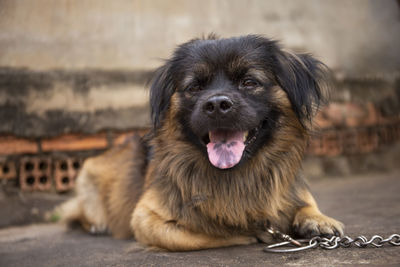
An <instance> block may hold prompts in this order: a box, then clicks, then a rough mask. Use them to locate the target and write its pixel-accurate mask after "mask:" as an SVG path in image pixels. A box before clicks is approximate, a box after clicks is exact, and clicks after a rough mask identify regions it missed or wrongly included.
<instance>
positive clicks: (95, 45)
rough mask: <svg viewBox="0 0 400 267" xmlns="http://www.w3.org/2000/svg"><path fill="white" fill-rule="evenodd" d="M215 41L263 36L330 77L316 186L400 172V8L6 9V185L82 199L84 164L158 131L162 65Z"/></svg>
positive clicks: (97, 5) (310, 3)
mask: <svg viewBox="0 0 400 267" xmlns="http://www.w3.org/2000/svg"><path fill="white" fill-rule="evenodd" d="M209 33H216V34H218V35H220V36H221V37H230V36H236V35H246V34H262V35H265V36H268V37H270V38H274V39H277V40H280V41H281V43H282V45H283V46H284V47H286V48H288V49H291V50H294V51H298V52H310V53H312V54H314V55H315V56H316V57H317V58H319V59H320V60H322V61H323V62H325V63H326V64H327V65H328V66H329V67H330V68H331V69H332V71H333V74H334V81H333V84H334V90H333V92H332V101H331V104H330V105H329V106H328V107H326V108H325V109H324V110H322V112H321V113H320V114H319V115H318V118H317V120H318V122H319V125H320V127H321V131H320V133H318V134H316V135H315V136H314V137H313V139H312V140H311V143H310V148H309V153H308V155H309V156H308V159H307V161H306V163H305V164H306V165H305V170H306V172H307V173H308V174H309V175H310V176H322V175H324V174H326V173H330V174H337V175H342V174H349V173H355V172H366V171H371V170H375V171H376V170H379V171H382V170H386V169H393V168H396V167H397V165H398V164H397V163H396V158H399V156H400V155H399V154H400V153H399V148H398V145H397V144H398V140H399V139H400V126H399V122H400V115H399V114H400V75H399V72H400V53H399V48H400V2H399V1H396V0H326V1H320V0H301V1H299V0H297V1H295V0H271V1H265V0H249V1H241V0H175V1H164V0H147V1H145V0H141V1H139V0H114V1H108V0H82V1H76V0H57V1H54V0H35V1H23V0H20V1H15V0H0V122H1V123H0V155H1V156H0V167H1V168H0V178H3V181H5V180H7V181H15V184H16V185H17V186H20V187H21V188H22V189H24V190H28V191H29V190H53V189H54V187H55V188H56V189H57V190H58V191H65V190H68V189H70V188H71V187H73V179H74V177H75V174H76V170H78V169H79V167H80V163H81V162H82V159H83V158H85V157H87V156H88V155H92V154H94V153H98V152H99V151H102V150H104V149H106V148H108V147H110V146H113V145H115V144H119V143H121V142H123V140H124V138H125V137H126V136H128V135H130V134H133V133H142V132H143V131H145V129H146V128H147V127H148V126H149V112H148V107H147V105H148V103H147V98H148V91H147V87H146V86H145V85H146V81H148V80H149V78H150V77H151V73H152V72H153V71H154V69H155V68H157V67H158V66H160V65H161V64H162V62H163V60H162V59H165V58H168V57H169V55H171V53H172V52H173V49H174V47H176V45H178V44H180V43H182V42H185V41H187V40H189V39H191V38H194V37H200V36H203V35H207V34H209ZM43 166H45V167H43ZM12 183H14V182H12Z"/></svg>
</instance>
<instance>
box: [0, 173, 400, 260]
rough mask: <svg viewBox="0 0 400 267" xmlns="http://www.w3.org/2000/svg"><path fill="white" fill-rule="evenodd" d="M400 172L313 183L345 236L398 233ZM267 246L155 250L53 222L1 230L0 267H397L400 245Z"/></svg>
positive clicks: (316, 191) (322, 201)
mask: <svg viewBox="0 0 400 267" xmlns="http://www.w3.org/2000/svg"><path fill="white" fill-rule="evenodd" d="M399 176H400V174H398V173H391V174H370V175H367V176H362V177H361V176H357V177H341V178H329V179H322V180H316V181H312V182H311V189H312V192H313V193H314V195H315V197H316V199H317V201H318V203H319V205H320V208H321V210H322V211H323V212H325V213H326V214H328V215H330V216H332V217H334V218H336V219H339V220H341V221H342V222H343V223H344V224H345V225H346V234H348V235H350V236H352V237H355V236H357V235H360V234H363V235H365V236H367V237H371V236H372V235H374V234H379V235H382V236H384V237H387V236H389V235H390V234H393V233H398V234H400V177H399ZM263 247H264V245H263V244H255V245H250V246H237V247H230V248H220V249H210V250H204V251H194V252H179V253H176V252H175V253H170V252H156V251H147V250H145V249H143V248H142V247H141V246H140V245H138V244H137V243H136V242H134V241H121V240H114V239H112V238H110V237H107V236H90V235H88V234H85V233H83V232H82V231H80V230H66V229H64V228H63V227H62V226H59V225H55V224H36V225H29V226H19V227H9V228H4V229H1V230H0V266H267V265H273V266H276V265H278V264H279V265H304V266H344V265H351V266H354V265H376V266H388V265H392V266H399V265H400V247H394V246H390V245H386V246H384V247H383V248H356V247H352V248H340V249H336V250H331V251H328V250H323V249H312V250H308V251H304V252H296V253H286V254H272V253H265V252H263V251H262V249H263Z"/></svg>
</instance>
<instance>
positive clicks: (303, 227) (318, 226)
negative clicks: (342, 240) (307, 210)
mask: <svg viewBox="0 0 400 267" xmlns="http://www.w3.org/2000/svg"><path fill="white" fill-rule="evenodd" d="M293 227H294V231H295V233H296V234H297V235H299V236H300V237H303V238H311V237H313V236H332V235H335V236H343V229H344V225H343V224H342V223H341V222H339V221H337V220H335V219H332V218H330V217H328V216H325V215H323V214H321V213H319V214H304V213H299V214H297V216H296V218H295V220H294V222H293Z"/></svg>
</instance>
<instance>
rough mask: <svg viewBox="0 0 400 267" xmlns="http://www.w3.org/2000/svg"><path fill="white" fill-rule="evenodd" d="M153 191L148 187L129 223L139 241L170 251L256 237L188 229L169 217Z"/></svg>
mask: <svg viewBox="0 0 400 267" xmlns="http://www.w3.org/2000/svg"><path fill="white" fill-rule="evenodd" d="M154 195H155V194H154V193H152V192H151V191H147V192H146V194H145V195H143V198H142V199H141V200H140V201H139V203H138V205H137V206H136V208H135V211H134V212H133V216H132V220H131V227H132V230H133V232H134V235H135V238H136V240H138V241H139V242H141V243H144V244H146V245H149V246H155V247H159V248H163V249H167V250H171V251H185V250H200V249H207V248H215V247H226V246H234V245H247V244H251V243H256V242H257V239H256V238H255V237H251V236H233V237H226V238H222V237H212V236H208V235H206V234H203V233H194V232H192V231H189V230H188V229H185V227H184V226H182V225H180V224H179V223H178V222H177V221H175V220H173V219H172V218H169V216H168V213H167V212H166V211H165V209H162V208H161V207H160V205H159V202H158V201H157V199H156V198H155V197H154Z"/></svg>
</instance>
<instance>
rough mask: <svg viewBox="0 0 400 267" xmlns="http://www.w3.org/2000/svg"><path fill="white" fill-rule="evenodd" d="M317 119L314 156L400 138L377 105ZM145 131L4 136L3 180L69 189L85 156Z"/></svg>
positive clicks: (394, 119) (381, 145)
mask: <svg viewBox="0 0 400 267" xmlns="http://www.w3.org/2000/svg"><path fill="white" fill-rule="evenodd" d="M316 122H317V125H318V129H316V130H315V131H314V132H313V134H312V136H311V139H310V142H309V147H308V151H307V154H308V155H311V156H318V157H335V156H341V155H353V156H354V155H360V154H366V153H371V152H374V151H378V150H384V149H385V148H387V147H388V146H390V145H392V144H395V143H398V142H399V140H400V116H399V115H398V114H394V115H393V114H391V115H387V114H386V115H383V114H382V112H381V111H380V110H379V109H378V108H377V107H376V106H375V105H374V104H373V103H367V104H365V105H361V104H356V103H352V102H341V103H339V102H334V103H332V104H330V105H329V106H327V107H325V108H324V109H322V110H321V111H320V112H319V113H318V115H317V117H316ZM145 131H146V129H136V130H130V131H123V132H121V131H107V132H100V133H96V134H63V135H59V136H56V137H51V138H36V139H27V138H19V137H15V136H10V135H8V136H0V180H1V181H2V182H3V183H9V184H12V185H14V186H18V187H19V188H20V189H21V190H23V191H53V192H66V191H69V190H70V189H72V188H73V187H74V184H75V178H76V175H77V173H78V172H79V169H80V168H81V166H82V163H83V161H84V159H85V158H87V157H89V156H92V155H95V154H98V153H101V152H102V151H104V150H106V149H107V148H110V147H112V146H115V145H119V144H122V143H123V142H124V140H125V139H126V138H128V137H129V136H132V135H135V134H138V135H142V134H144V132H145Z"/></svg>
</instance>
